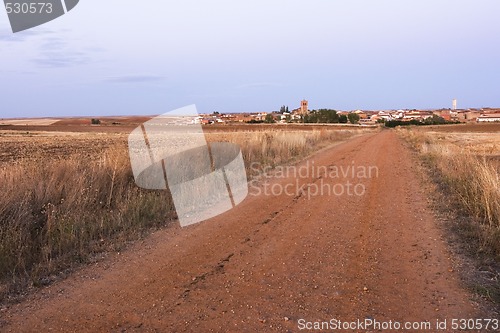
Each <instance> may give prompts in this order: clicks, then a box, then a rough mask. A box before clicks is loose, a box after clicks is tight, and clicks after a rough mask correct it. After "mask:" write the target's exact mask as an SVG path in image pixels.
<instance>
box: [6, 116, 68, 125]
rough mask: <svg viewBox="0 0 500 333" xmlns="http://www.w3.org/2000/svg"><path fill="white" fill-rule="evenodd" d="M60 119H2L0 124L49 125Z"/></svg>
mask: <svg viewBox="0 0 500 333" xmlns="http://www.w3.org/2000/svg"><path fill="white" fill-rule="evenodd" d="M58 121H60V119H53V118H44V119H1V120H0V125H7V126H9V125H10V126H49V125H52V124H54V123H57V122H58Z"/></svg>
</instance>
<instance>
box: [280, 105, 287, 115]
mask: <svg viewBox="0 0 500 333" xmlns="http://www.w3.org/2000/svg"><path fill="white" fill-rule="evenodd" d="M285 112H286V107H285V106H284V105H282V106H281V108H280V113H285Z"/></svg>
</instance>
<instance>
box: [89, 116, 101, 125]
mask: <svg viewBox="0 0 500 333" xmlns="http://www.w3.org/2000/svg"><path fill="white" fill-rule="evenodd" d="M90 123H91V124H92V125H100V124H101V121H100V120H99V119H96V118H92V120H91V121H90Z"/></svg>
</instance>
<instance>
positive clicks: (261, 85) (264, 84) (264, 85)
mask: <svg viewBox="0 0 500 333" xmlns="http://www.w3.org/2000/svg"><path fill="white" fill-rule="evenodd" d="M271 87H283V84H281V83H275V82H254V83H245V84H241V85H239V86H237V87H236V88H237V89H248V88H271Z"/></svg>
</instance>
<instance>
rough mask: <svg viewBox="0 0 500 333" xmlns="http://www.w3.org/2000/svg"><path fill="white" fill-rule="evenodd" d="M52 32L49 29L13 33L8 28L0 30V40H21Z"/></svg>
mask: <svg viewBox="0 0 500 333" xmlns="http://www.w3.org/2000/svg"><path fill="white" fill-rule="evenodd" d="M52 33H54V32H53V31H51V30H46V29H39V30H25V31H21V32H18V33H13V32H12V31H10V30H4V29H2V30H0V42H23V41H25V40H27V39H28V38H30V37H37V36H43V35H48V34H52Z"/></svg>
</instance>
